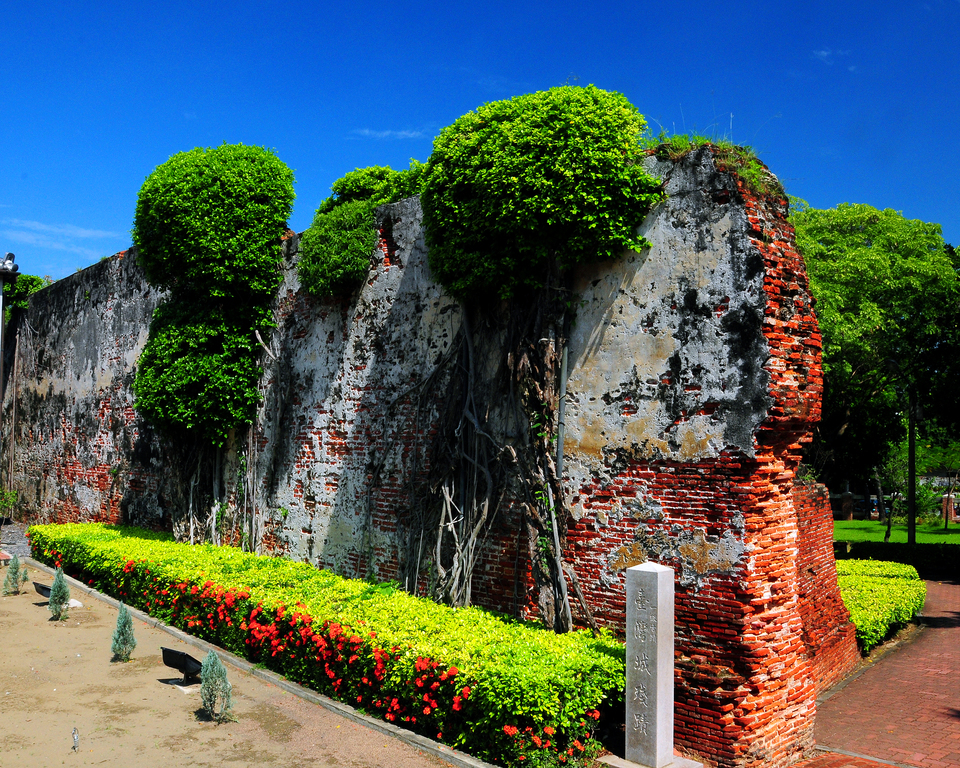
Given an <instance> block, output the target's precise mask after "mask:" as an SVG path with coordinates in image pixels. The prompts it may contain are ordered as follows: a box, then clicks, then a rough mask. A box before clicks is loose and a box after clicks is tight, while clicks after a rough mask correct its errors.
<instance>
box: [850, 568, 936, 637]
mask: <svg viewBox="0 0 960 768" xmlns="http://www.w3.org/2000/svg"><path fill="white" fill-rule="evenodd" d="M837 580H838V582H839V584H840V595H841V597H842V598H843V602H844V605H846V606H847V610H849V611H850V619H851V621H853V623H854V626H856V628H857V640H858V641H859V642H860V645H861V647H862V648H863V650H864V651H869V650H870V649H871V648H873V647H874V646H875V645H877V644H879V643H881V642H883V640H884V639H885V638H886V637H887V635H889V634H890V630H891V629H892V628H893V627H895V626H896V625H899V624H906V623H907V622H908V621H910V619H912V618H913V617H914V616H915V615H916V614H917V613H918V612H919V611H920V610H921V609H922V608H923V603H924V601H925V600H926V597H927V586H926V584H924V583H923V582H922V581H921V580H920V577H919V576H918V575H917V569H916V568H914V567H913V566H912V565H904V564H903V563H891V562H886V561H882V560H838V561H837Z"/></svg>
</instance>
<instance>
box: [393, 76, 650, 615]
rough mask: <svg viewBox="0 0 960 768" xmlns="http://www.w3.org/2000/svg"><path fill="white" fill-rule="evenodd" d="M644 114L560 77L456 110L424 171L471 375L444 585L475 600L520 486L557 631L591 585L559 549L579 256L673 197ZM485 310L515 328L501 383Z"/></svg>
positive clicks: (439, 516)
mask: <svg viewBox="0 0 960 768" xmlns="http://www.w3.org/2000/svg"><path fill="white" fill-rule="evenodd" d="M645 128H646V123H645V121H644V119H643V117H642V116H641V115H640V113H639V112H638V110H637V109H636V107H634V106H633V105H632V104H630V102H629V101H627V99H626V98H625V97H624V96H622V95H621V94H618V93H610V92H607V91H603V90H601V89H599V88H596V87H594V86H589V87H587V88H579V87H561V88H553V89H551V90H549V91H541V92H538V93H533V94H527V95H524V96H518V97H516V98H513V99H509V100H505V101H497V102H493V103H489V104H485V105H483V106H481V107H479V108H477V109H476V110H475V111H473V112H470V113H468V114H466V115H464V116H463V117H461V118H459V119H458V120H457V121H456V122H454V123H453V124H452V125H451V126H449V127H448V128H445V129H444V130H443V131H442V132H441V133H440V136H439V137H438V138H437V139H436V141H435V142H434V147H433V153H432V154H431V156H430V158H429V160H428V161H427V163H426V167H425V168H424V169H423V171H422V174H423V175H422V181H421V189H422V191H421V203H422V207H423V220H424V225H425V228H426V240H427V244H428V245H429V247H430V270H431V273H432V275H433V277H434V278H435V279H436V280H437V281H439V282H440V283H441V284H442V285H443V286H444V287H445V288H446V289H447V290H448V291H449V292H450V293H451V294H453V295H454V296H455V297H457V298H458V299H460V300H461V301H462V302H463V303H464V304H465V312H464V324H463V328H462V331H461V333H460V335H459V336H458V343H457V346H456V347H455V349H456V354H457V355H458V356H459V357H458V358H457V359H456V360H455V366H456V368H455V370H457V371H459V372H460V373H461V376H460V378H459V380H458V381H457V382H456V384H455V385H454V386H453V387H451V388H450V389H449V392H448V403H449V408H448V410H447V413H446V414H445V416H444V417H443V418H444V419H445V421H446V426H445V427H444V429H443V430H441V431H442V432H443V434H445V435H448V436H451V437H450V438H449V439H450V444H448V445H445V446H443V447H442V448H440V449H438V456H439V457H440V458H438V460H437V461H436V462H434V463H433V465H432V466H433V472H434V474H435V476H436V477H435V478H434V479H433V480H432V481H431V484H432V487H433V488H437V489H439V492H438V495H437V497H436V498H435V501H436V508H437V511H436V515H435V518H433V519H432V521H431V523H432V528H433V530H434V531H436V537H437V541H436V545H435V548H434V551H435V561H436V563H435V565H436V574H437V578H436V583H435V584H434V589H435V594H437V595H438V597H440V598H441V599H444V600H446V601H448V602H450V603H452V604H454V605H458V604H465V603H469V602H470V589H471V574H472V571H473V568H474V566H475V564H476V562H477V555H478V552H479V551H480V548H481V544H480V540H481V539H482V537H483V535H485V532H486V531H488V530H489V529H490V527H491V526H492V525H493V524H494V521H495V519H496V516H497V509H498V507H499V504H500V500H501V499H502V498H503V496H504V494H505V493H506V489H507V488H508V487H509V488H510V489H511V492H512V493H515V494H518V495H519V496H520V497H521V498H522V499H523V501H522V503H521V505H520V506H521V508H522V509H523V510H524V515H525V520H524V530H525V531H526V534H527V536H526V538H527V544H528V547H527V549H528V555H529V558H530V562H531V566H532V573H533V578H534V581H535V582H536V585H537V588H538V591H539V596H538V605H539V608H540V613H541V618H542V619H543V621H544V622H545V624H546V625H547V626H550V627H552V628H554V629H556V630H558V631H564V630H566V629H569V628H570V626H571V623H572V619H571V608H570V598H569V596H568V591H567V583H568V582H570V584H571V585H572V586H573V590H572V591H573V592H578V590H577V586H578V585H577V583H576V576H575V574H574V572H573V570H572V569H569V568H567V567H566V566H565V564H564V563H563V559H562V558H563V555H562V553H563V546H564V539H565V533H566V526H567V520H568V517H569V513H568V511H567V510H566V509H565V507H564V494H563V490H562V487H561V482H560V478H561V476H562V469H561V462H562V451H561V450H559V449H558V447H557V444H555V443H554V437H555V436H556V434H557V425H558V423H559V419H558V412H559V408H561V407H562V405H561V404H562V402H563V398H562V396H561V393H560V390H561V389H562V386H563V385H562V384H561V383H560V382H561V381H562V380H563V376H562V374H561V370H562V364H561V359H562V357H563V352H562V349H563V347H564V346H565V344H566V337H567V335H568V331H569V324H570V321H571V319H572V312H573V308H574V306H575V304H576V301H575V297H574V296H573V294H572V291H571V289H570V288H569V286H568V285H567V281H568V275H569V272H570V270H571V268H572V267H574V266H575V265H577V264H581V263H584V262H588V261H599V260H606V259H612V258H618V257H620V256H622V255H623V254H624V253H625V252H627V251H630V250H633V251H638V250H640V249H641V248H643V247H644V246H645V242H644V241H643V239H642V238H640V237H639V236H638V234H637V228H638V226H639V225H640V224H641V223H642V222H643V220H644V218H645V216H646V214H647V212H648V211H649V210H650V208H651V207H652V206H653V205H654V204H655V203H657V202H658V201H659V200H660V199H662V191H661V188H660V187H661V185H660V181H659V180H658V179H656V178H654V177H653V176H651V175H650V174H649V173H648V172H647V171H646V170H645V169H644V165H643V160H644V159H645V158H646V149H647V146H646V144H645V142H644V140H643V133H644V130H645ZM503 300H507V301H506V302H505V303H502V302H503ZM481 323H483V324H495V325H497V326H498V327H501V328H503V329H504V335H503V338H502V340H501V341H502V345H503V347H504V348H505V349H506V354H505V355H503V354H501V355H500V358H501V359H502V360H503V363H501V365H502V366H503V368H502V370H501V371H500V372H499V373H498V375H497V376H495V377H493V380H495V381H496V382H498V384H492V385H491V386H492V387H493V389H496V387H498V386H499V387H501V388H500V389H497V390H496V391H493V389H491V391H481V390H480V388H479V387H478V385H477V380H476V375H475V372H476V370H477V366H478V362H477V360H476V359H475V352H474V338H473V331H472V330H471V329H472V328H473V327H476V326H477V325H478V324H481ZM494 403H497V404H498V405H497V406H496V407H498V408H500V407H504V405H505V407H506V409H507V410H508V412H507V413H506V414H505V415H504V414H501V415H502V417H503V418H506V419H508V420H510V421H513V420H516V422H517V423H518V425H519V430H520V434H519V435H518V437H517V439H516V442H515V444H514V445H511V446H508V447H506V446H502V445H497V444H496V443H495V442H494V441H493V440H492V439H491V437H490V434H489V431H488V429H487V427H486V422H485V419H486V418H487V416H488V414H489V413H490V411H491V408H492V407H493V404H494ZM559 442H562V439H561V440H560V441H559ZM431 523H427V524H426V525H425V526H423V527H427V528H430V527H431ZM418 527H421V526H420V525H418V526H411V528H412V529H415V528H418ZM581 603H582V607H583V611H584V614H585V615H586V617H587V619H588V621H589V620H590V619H591V617H590V612H589V609H588V607H587V606H586V603H585V601H583V600H581Z"/></svg>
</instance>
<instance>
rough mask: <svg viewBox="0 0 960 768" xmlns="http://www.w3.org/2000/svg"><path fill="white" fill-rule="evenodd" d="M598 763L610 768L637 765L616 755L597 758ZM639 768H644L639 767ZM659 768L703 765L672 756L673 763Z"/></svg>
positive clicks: (700, 766) (698, 766)
mask: <svg viewBox="0 0 960 768" xmlns="http://www.w3.org/2000/svg"><path fill="white" fill-rule="evenodd" d="M597 761H598V762H601V763H606V764H607V765H609V766H611V768H637V766H638V765H639V763H632V762H630V761H629V760H624V759H623V758H622V757H617V756H616V755H604V756H603V757H598V758H597ZM641 768H645V767H644V766H641ZM661 768H703V763H698V762H697V761H696V760H688V759H687V758H685V757H677V756H676V755H674V756H673V762H670V763H667V764H666V765H664V766H661Z"/></svg>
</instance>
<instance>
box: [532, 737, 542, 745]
mask: <svg viewBox="0 0 960 768" xmlns="http://www.w3.org/2000/svg"><path fill="white" fill-rule="evenodd" d="M533 743H534V744H536V745H537V746H538V747H539V746H541V745H542V744H543V742H542V741H540V737H539V736H534V737H533Z"/></svg>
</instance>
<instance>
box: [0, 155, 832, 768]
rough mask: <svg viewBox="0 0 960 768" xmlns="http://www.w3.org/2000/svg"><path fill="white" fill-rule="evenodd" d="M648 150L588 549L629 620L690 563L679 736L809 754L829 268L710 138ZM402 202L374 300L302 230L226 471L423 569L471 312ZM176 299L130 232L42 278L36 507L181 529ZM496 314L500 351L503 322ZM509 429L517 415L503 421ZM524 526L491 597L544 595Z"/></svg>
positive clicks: (591, 329) (590, 372)
mask: <svg viewBox="0 0 960 768" xmlns="http://www.w3.org/2000/svg"><path fill="white" fill-rule="evenodd" d="M648 162H649V165H650V170H651V172H653V173H656V174H658V175H659V176H660V177H662V178H663V179H664V184H665V188H666V190H667V192H668V195H669V197H668V200H667V201H666V202H665V203H663V204H661V205H660V206H658V207H657V208H656V209H654V210H653V211H652V212H651V213H650V215H649V216H648V217H647V220H646V221H645V222H644V224H643V227H642V233H643V234H644V236H645V237H646V238H647V239H648V240H649V241H650V242H651V244H652V245H651V247H650V248H649V249H646V250H645V251H644V252H643V253H641V254H629V255H628V256H627V257H625V258H624V259H622V260H619V261H617V262H611V263H604V264H593V265H590V266H587V267H583V268H581V269H580V271H579V272H578V273H577V275H576V288H577V290H578V292H579V300H580V301H579V304H578V312H577V319H576V324H575V326H574V330H573V332H572V335H571V338H570V343H569V351H570V377H569V382H568V398H567V403H568V407H567V413H566V425H567V435H566V446H567V449H566V456H565V457H564V473H563V482H564V488H565V491H566V498H565V499H564V502H565V504H566V505H567V507H568V508H569V509H570V510H571V511H572V514H573V518H574V521H573V523H572V525H571V526H570V529H569V534H568V538H567V547H566V551H565V552H564V558H565V560H566V562H567V563H568V564H569V565H570V567H571V568H572V572H573V573H574V574H575V576H576V578H577V581H578V583H579V584H580V586H582V588H583V593H584V595H585V599H586V602H587V604H588V606H589V608H590V610H591V611H592V613H593V614H594V615H595V616H596V618H597V619H598V620H599V621H600V622H601V623H603V624H606V625H608V626H611V627H615V628H617V629H618V630H621V631H622V629H623V622H624V615H625V606H624V590H623V569H624V568H626V567H628V566H629V565H632V564H635V563H637V562H641V561H642V560H644V559H647V558H649V559H652V560H656V561H658V562H663V563H665V564H667V565H671V566H673V567H674V568H675V569H676V573H677V605H676V621H677V626H676V630H677V641H676V643H677V644H676V662H677V707H676V726H677V727H676V738H677V743H678V745H679V746H680V747H681V748H683V749H685V750H688V751H690V752H694V753H697V754H700V755H702V756H703V757H704V758H706V759H708V760H709V761H711V762H713V763H715V764H718V765H724V766H759V765H764V766H767V765H770V766H781V765H787V764H789V763H790V762H792V761H794V760H796V759H798V758H799V757H800V756H801V754H802V752H803V751H804V750H805V749H806V748H808V747H809V746H810V745H811V744H812V734H813V730H812V728H813V715H814V706H815V704H814V701H815V696H816V691H817V690H818V689H819V688H820V687H822V686H821V685H820V684H818V682H817V680H816V675H825V674H826V668H825V665H826V664H827V661H826V659H827V658H828V656H829V655H830V654H832V653H834V651H833V650H829V651H827V654H826V655H823V654H819V652H814V651H811V642H812V644H813V645H816V643H817V642H818V639H819V641H820V642H822V643H825V644H827V645H829V648H831V649H833V648H836V649H843V648H846V647H847V646H846V645H844V644H843V642H840V641H839V640H838V641H837V642H836V643H834V644H831V643H833V640H832V639H831V638H836V637H840V636H841V635H842V634H843V632H844V631H845V630H843V629H842V627H841V628H840V629H838V628H837V627H838V626H840V625H842V623H843V619H842V617H841V616H840V614H839V613H837V612H833V613H831V614H830V615H827V616H823V617H818V616H816V615H811V614H810V613H809V612H807V613H805V612H804V611H805V608H804V602H803V599H804V596H805V595H813V594H815V593H816V589H815V588H814V586H812V585H811V583H810V582H809V580H807V579H805V577H803V575H802V571H803V569H804V567H806V563H807V562H808V561H816V562H819V560H818V558H820V557H821V556H822V553H821V552H820V549H821V546H820V544H821V542H820V541H819V539H817V544H816V545H815V546H811V547H810V548H808V549H805V545H804V543H803V541H802V540H803V537H804V536H805V535H806V534H805V529H804V528H803V527H802V526H801V520H802V517H803V516H802V515H800V514H798V502H797V498H798V497H797V496H796V494H795V492H794V485H793V473H794V471H795V469H796V466H797V463H798V461H799V455H800V453H799V452H800V448H801V445H802V443H803V441H804V440H806V439H808V436H809V433H810V429H811V425H812V424H813V422H814V421H815V420H816V419H817V418H818V416H819V398H820V392H821V388H822V381H821V368H820V357H819V351H820V337H819V333H818V331H817V326H816V321H815V318H814V316H813V312H812V308H811V303H812V302H811V299H810V295H809V292H808V288H807V281H806V275H805V270H804V266H803V262H802V260H801V258H800V257H799V255H798V254H797V252H796V250H795V248H794V246H793V234H792V230H791V228H790V226H789V225H788V224H787V222H786V219H785V216H786V202H785V201H783V200H778V199H771V198H768V197H764V196H760V195H757V194H756V193H755V192H753V191H752V190H751V189H749V188H747V187H745V186H744V185H743V183H742V182H741V181H740V180H739V179H738V178H737V177H736V175H735V174H731V173H729V172H725V171H719V170H717V168H716V165H715V162H714V157H713V155H712V153H711V151H710V149H709V148H706V149H701V150H698V151H696V152H693V153H691V154H690V155H688V156H687V157H685V158H684V159H682V160H681V161H679V162H677V163H675V164H674V163H670V162H661V161H658V160H656V159H653V158H650V159H649V161H648ZM378 216H379V226H380V230H381V238H380V243H379V245H378V248H377V251H376V252H375V253H374V254H373V255H372V258H371V270H370V273H369V275H368V279H367V281H366V283H365V284H364V285H363V286H362V287H361V288H360V289H359V290H358V291H357V292H356V293H355V294H354V295H353V296H350V297H342V298H339V299H330V300H324V301H318V300H315V299H312V298H310V297H309V296H308V295H306V293H305V292H304V291H302V290H301V288H300V286H299V282H298V280H297V276H296V259H297V257H298V243H297V238H296V237H293V238H290V239H288V240H287V242H286V246H285V251H284V254H285V266H284V282H283V285H282V286H281V289H280V293H279V297H278V300H277V305H276V319H277V328H276V330H275V331H274V333H273V335H272V337H271V339H270V340H269V344H268V346H269V350H270V354H269V355H268V356H266V357H265V372H264V376H263V379H262V382H261V389H262V392H263V395H264V401H263V404H262V407H261V408H260V411H259V414H258V417H257V421H256V424H255V425H254V429H253V430H252V431H251V434H250V436H249V439H248V440H247V442H246V443H244V441H243V439H241V438H238V440H237V442H235V443H233V444H232V445H231V446H230V450H229V451H228V455H227V456H226V459H225V461H224V467H223V469H222V474H223V480H224V484H225V486H226V488H227V496H228V498H230V500H231V503H239V502H238V492H237V486H236V482H235V478H236V477H237V476H238V472H239V469H240V468H241V466H242V465H241V463H240V456H241V455H242V456H243V463H244V464H245V465H246V466H248V467H253V469H254V471H253V473H252V474H253V476H254V477H255V484H254V487H253V491H252V499H251V498H246V499H245V501H244V502H243V503H244V504H245V505H247V506H250V507H251V508H252V509H253V510H254V512H255V513H256V514H259V515H261V516H263V517H264V518H265V526H266V536H265V542H266V544H267V545H268V548H269V549H271V550H272V551H275V552H283V553H287V554H289V555H290V556H292V557H296V558H299V559H303V560H307V561H309V562H313V563H316V564H317V565H319V566H321V567H326V568H331V569H333V570H336V571H337V572H339V573H343V574H345V575H348V576H362V577H366V576H372V577H374V578H380V579H398V580H400V581H401V582H402V583H403V584H404V585H405V586H406V588H408V589H410V590H412V591H418V590H421V589H422V588H423V586H424V584H425V581H426V578H427V576H428V570H429V569H428V568H427V567H426V563H427V562H428V560H429V553H428V552H427V551H425V548H424V541H425V542H426V545H427V547H428V546H429V540H430V535H431V532H430V531H426V532H423V531H422V530H421V529H418V527H417V525H418V518H417V517H416V515H415V514H414V510H415V509H416V507H417V503H418V502H419V501H420V500H421V498H422V494H423V492H424V482H425V480H426V479H427V474H428V470H429V466H430V462H431V446H432V437H433V434H434V433H435V432H436V430H437V429H438V428H439V427H438V425H439V423H440V420H441V419H440V416H441V407H442V406H441V403H440V402H439V401H438V399H439V398H440V396H441V395H438V393H441V394H442V393H443V392H444V390H445V389H446V388H447V387H448V385H449V384H450V382H449V381H447V380H446V379H445V378H444V377H449V375H450V371H451V370H452V367H451V366H450V365H449V364H446V363H449V354H450V351H451V349H452V345H454V341H455V339H456V338H457V335H458V334H459V333H461V331H462V329H463V328H464V318H463V315H462V311H461V308H460V307H459V305H458V304H457V303H456V302H455V301H454V300H452V299H451V298H450V297H449V296H447V295H446V294H445V293H444V292H443V291H442V290H441V289H440V288H439V287H438V286H437V285H436V284H435V283H433V282H432V280H431V279H430V275H429V268H428V265H427V259H426V249H425V246H424V243H423V231H422V225H421V214H420V208H419V202H418V201H417V200H416V199H410V200H405V201H402V202H400V203H397V204H394V205H392V206H385V207H384V208H381V209H380V210H379V212H378ZM158 299H159V297H158V296H157V295H156V294H155V293H152V292H151V291H150V289H149V288H148V287H146V286H145V284H144V283H143V280H142V275H140V273H139V271H138V270H137V268H136V265H135V263H134V260H133V259H132V258H130V256H129V255H123V254H121V255H118V257H115V258H114V259H112V260H109V261H107V262H103V263H101V264H98V265H95V266H94V267H91V268H90V269H88V270H84V271H83V272H81V273H79V274H78V275H76V276H73V277H72V278H69V279H68V280H67V281H61V282H60V283H58V284H56V285H54V286H52V287H51V288H48V289H46V290H45V291H43V292H41V294H38V295H37V296H36V297H34V299H33V300H32V303H31V308H30V311H29V312H28V313H27V317H26V318H25V325H24V329H29V330H24V331H23V332H22V333H21V335H20V342H19V343H20V344H21V354H20V356H19V358H18V360H19V362H18V366H17V375H18V383H17V384H16V386H15V387H13V388H11V387H8V392H7V396H6V399H5V403H4V406H5V410H4V415H5V421H4V429H5V430H7V429H8V426H7V425H8V424H9V418H10V416H9V415H10V413H11V410H12V404H13V400H14V399H15V400H16V402H17V405H18V412H19V414H20V415H19V421H18V422H17V424H16V425H15V426H14V433H15V435H16V456H15V466H16V471H15V477H14V483H13V485H14V487H16V488H18V489H20V490H21V491H22V493H23V498H24V500H25V507H24V511H25V512H27V513H28V514H31V515H33V517H34V518H35V519H61V520H65V519H110V520H115V519H118V518H122V519H123V520H124V521H130V522H138V523H141V524H144V523H145V524H148V525H152V526H154V527H167V528H169V527H172V526H173V525H174V523H172V522H171V518H172V517H174V516H175V512H176V511H177V510H179V511H178V512H176V514H179V515H180V519H181V521H182V514H183V513H182V508H183V506H184V499H185V490H184V476H187V477H189V472H185V470H184V467H182V466H177V465H176V462H175V461H174V460H173V458H172V457H173V453H172V452H171V450H170V446H165V445H164V444H163V443H162V441H159V440H158V439H157V438H156V437H155V436H154V435H152V433H151V432H150V430H149V428H148V427H147V426H146V425H145V424H143V423H142V422H141V421H140V420H139V419H138V418H137V416H136V412H135V411H134V410H133V409H132V393H131V383H132V378H133V370H134V366H135V361H136V358H137V355H138V354H139V350H140V349H141V348H142V346H143V343H144V342H145V340H146V332H147V326H148V321H149V317H150V313H151V312H152V308H153V306H155V304H156V302H157V301H158ZM485 335H486V340H485V341H484V336H485ZM473 338H474V339H475V340H476V342H477V344H478V347H480V346H483V345H484V344H485V345H486V350H487V352H486V354H487V356H488V358H489V359H493V358H495V357H496V355H497V349H498V347H497V340H498V337H497V335H496V332H494V331H491V330H490V329H484V328H476V329H474V330H473ZM81 342H82V343H81ZM488 368H489V370H493V367H489V366H488ZM13 391H16V393H17V397H16V398H14V397H13V396H12V392H13ZM491 407H492V411H491V412H492V413H494V414H495V413H496V405H495V404H493V405H492V406H491ZM500 437H503V438H504V439H505V441H507V442H509V439H512V437H511V434H510V432H509V429H508V427H507V426H506V425H501V433H500ZM802 509H803V510H807V509H808V507H802ZM804 514H806V513H805V512H804ZM818 530H819V529H818ZM422 533H425V534H426V535H425V536H421V534H422ZM821 534H822V532H818V533H817V536H820V535H821ZM811 535H812V534H811ZM418 537H419V539H418ZM814 550H816V553H817V554H816V555H811V556H810V557H809V558H808V557H807V555H805V554H804V553H805V552H808V551H809V552H813V551H814ZM527 551H528V550H527V549H526V543H525V533H524V531H523V526H522V515H521V510H520V509H519V507H518V506H517V505H515V504H507V505H506V506H505V508H504V509H502V510H501V512H500V513H499V516H498V518H497V520H496V523H495V525H494V527H493V533H492V535H491V537H490V539H489V540H488V541H487V542H486V544H485V548H484V549H483V551H482V554H481V561H480V564H479V566H478V568H477V571H476V573H475V576H474V583H473V595H474V600H475V602H478V603H479V604H481V605H485V606H488V607H491V608H497V609H501V610H506V611H508V612H511V613H514V614H520V615H532V614H533V612H534V609H535V599H536V595H535V593H534V589H533V585H532V582H531V578H530V563H529V560H528V555H527ZM812 567H814V568H815V569H816V568H817V566H812ZM816 575H817V578H818V579H821V578H822V579H824V580H828V579H829V574H828V572H827V570H826V569H822V568H821V569H819V570H817V571H816ZM573 609H574V612H575V615H576V616H577V617H578V618H579V619H581V620H582V619H583V618H584V614H583V611H582V609H581V608H580V607H579V604H578V603H577V602H574V604H573ZM818 622H820V623H819V624H818ZM836 652H837V653H839V652H840V650H837V651H836ZM821 660H823V661H822V662H821Z"/></svg>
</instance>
